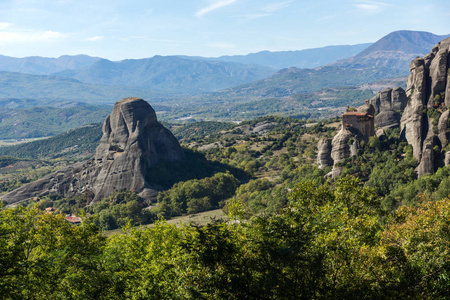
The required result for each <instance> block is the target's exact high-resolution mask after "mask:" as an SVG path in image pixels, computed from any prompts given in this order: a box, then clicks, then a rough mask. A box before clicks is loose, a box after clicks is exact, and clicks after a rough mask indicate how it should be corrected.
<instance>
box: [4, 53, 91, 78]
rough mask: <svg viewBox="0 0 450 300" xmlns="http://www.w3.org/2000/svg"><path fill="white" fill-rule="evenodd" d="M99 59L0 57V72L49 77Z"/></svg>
mask: <svg viewBox="0 0 450 300" xmlns="http://www.w3.org/2000/svg"><path fill="white" fill-rule="evenodd" d="M99 59H100V58H98V57H91V56H87V55H75V56H70V55H63V56H61V57H58V58H49V57H40V56H30V57H24V58H16V57H10V56H3V55H0V71H8V72H19V73H28V74H37V75H49V74H52V73H55V72H60V71H64V70H70V69H80V68H85V67H88V66H90V65H92V64H93V63H95V62H96V61H98V60H99Z"/></svg>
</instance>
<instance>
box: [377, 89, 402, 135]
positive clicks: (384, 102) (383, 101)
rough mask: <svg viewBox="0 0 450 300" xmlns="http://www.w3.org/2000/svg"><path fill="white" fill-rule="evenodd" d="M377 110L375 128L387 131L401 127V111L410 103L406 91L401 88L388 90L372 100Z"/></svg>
mask: <svg viewBox="0 0 450 300" xmlns="http://www.w3.org/2000/svg"><path fill="white" fill-rule="evenodd" d="M369 102H370V104H372V105H373V107H374V108H375V114H374V115H375V127H378V128H382V129H387V128H394V127H398V126H400V119H401V116H402V115H401V113H400V112H401V111H403V110H404V109H405V107H406V104H407V103H408V97H407V96H406V92H405V90H403V89H402V88H400V87H397V88H395V89H391V88H389V89H386V90H384V91H381V92H379V93H378V94H377V95H376V96H375V97H373V98H372V99H370V101H369Z"/></svg>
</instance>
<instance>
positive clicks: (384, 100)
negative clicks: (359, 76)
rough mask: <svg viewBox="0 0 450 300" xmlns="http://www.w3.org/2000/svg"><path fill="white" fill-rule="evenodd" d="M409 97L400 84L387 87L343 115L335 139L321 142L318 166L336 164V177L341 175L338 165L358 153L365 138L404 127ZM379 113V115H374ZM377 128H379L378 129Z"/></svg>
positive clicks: (334, 165) (323, 166)
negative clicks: (402, 113)
mask: <svg viewBox="0 0 450 300" xmlns="http://www.w3.org/2000/svg"><path fill="white" fill-rule="evenodd" d="M407 102H408V98H407V97H406V93H405V91H404V90H403V89H402V88H400V87H398V88H395V89H386V90H384V91H382V92H380V93H378V94H377V95H376V96H375V97H373V98H372V99H371V100H366V103H365V104H364V105H362V106H360V107H358V108H357V110H356V111H352V112H346V113H344V114H343V115H342V126H341V129H340V130H339V132H338V133H337V134H336V135H335V136H334V138H333V139H332V141H330V140H329V139H322V140H320V141H319V144H318V150H319V153H318V156H317V165H318V167H319V168H320V169H322V170H323V169H325V168H327V167H330V166H333V171H332V172H331V173H330V175H331V176H332V177H337V176H339V174H340V168H337V167H336V164H337V163H339V162H342V161H343V160H345V159H346V158H349V157H351V156H354V155H356V154H357V151H358V149H359V144H360V143H361V141H366V142H367V141H368V139H369V138H370V137H371V136H373V135H375V134H376V135H377V136H381V135H383V134H384V130H385V129H387V128H393V127H398V126H400V118H401V113H400V112H401V111H402V110H403V109H404V108H405V107H406V104H407ZM374 116H375V117H374ZM375 128H377V129H378V130H377V131H375Z"/></svg>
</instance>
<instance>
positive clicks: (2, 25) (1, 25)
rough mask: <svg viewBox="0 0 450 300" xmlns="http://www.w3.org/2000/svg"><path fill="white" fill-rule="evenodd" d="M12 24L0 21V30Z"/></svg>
mask: <svg viewBox="0 0 450 300" xmlns="http://www.w3.org/2000/svg"><path fill="white" fill-rule="evenodd" d="M12 25H13V24H12V23H4V22H1V23H0V30H5V29H8V28H9V27H11V26H12Z"/></svg>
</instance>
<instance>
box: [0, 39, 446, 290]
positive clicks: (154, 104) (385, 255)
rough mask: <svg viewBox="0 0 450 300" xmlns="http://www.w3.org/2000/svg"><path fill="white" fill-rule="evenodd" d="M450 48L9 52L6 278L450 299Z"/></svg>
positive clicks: (3, 151)
mask: <svg viewBox="0 0 450 300" xmlns="http://www.w3.org/2000/svg"><path fill="white" fill-rule="evenodd" d="M436 44H437V45H436ZM435 45H436V46H435ZM330 51H332V52H333V51H335V52H336V53H333V55H331V54H330V55H329V57H328V58H327V57H323V58H322V59H321V60H317V61H318V62H316V61H315V60H314V59H313V58H314V53H318V54H317V55H321V56H325V54H324V53H330ZM449 51H450V38H448V36H438V35H434V34H431V33H426V32H413V31H397V32H393V33H391V34H389V35H387V36H385V37H383V38H382V39H380V40H379V41H377V42H375V43H370V44H359V45H354V46H348V47H346V46H333V47H325V48H318V49H312V50H311V51H306V52H305V51H303V52H302V51H296V52H295V53H292V52H286V53H283V52H273V53H271V52H270V53H268V52H260V53H254V54H249V55H246V56H242V55H240V56H238V55H237V56H223V57H217V58H204V57H189V56H164V57H161V56H155V57H152V58H146V59H133V60H123V61H117V62H115V61H110V60H106V59H101V58H98V57H88V56H73V57H72V56H64V57H60V58H58V59H44V58H39V59H37V58H26V59H25V58H24V59H23V60H21V59H10V58H8V57H0V70H2V67H1V66H2V64H3V68H4V69H5V70H3V71H1V72H0V84H1V85H2V87H3V86H4V87H5V88H2V89H0V97H1V98H2V99H1V100H0V120H1V121H0V139H2V140H4V141H5V142H4V144H3V145H2V144H0V201H1V202H0V208H1V209H0V232H1V233H2V234H1V235H0V247H2V250H4V251H3V253H4V254H3V255H2V257H1V258H0V264H1V265H2V266H5V268H3V269H2V270H4V271H0V273H1V272H3V273H4V274H3V273H2V276H0V291H2V292H3V293H5V294H4V295H6V297H7V298H11V299H14V298H20V297H25V298H26V297H28V296H30V297H35V296H36V295H38V296H36V298H39V299H40V298H43V297H44V295H45V297H47V296H48V295H51V296H54V297H55V298H58V297H60V298H61V299H66V298H67V299H69V298H74V299H84V298H86V299H90V298H93V297H94V296H93V295H95V298H98V299H113V298H117V299H128V298H139V299H153V298H154V299H356V298H359V297H361V295H362V297H364V298H368V299H441V298H442V299H445V298H446V296H447V295H446V293H447V291H448V287H449V283H448V275H449V274H450V268H449V266H448V257H447V256H448V252H449V251H450V242H449V234H448V233H449V232H450V227H449V222H448V219H449V216H450V201H449V195H450V168H448V165H449V164H450V146H449V143H448V141H449V140H450V136H449V134H450V130H449V128H448V127H449V126H450V125H449V124H450V123H449V122H448V120H449V110H448V107H449V106H450V90H449V87H450V85H449V84H450V81H449V78H450V68H449V64H450V63H449V62H450V56H449ZM346 55H348V56H347V57H346ZM302 56H303V57H306V58H303V59H304V60H307V61H309V63H310V65H308V66H307V67H308V68H304V65H303V64H302ZM416 56H418V57H416ZM333 59H334V60H333ZM286 60H289V61H290V62H289V63H287V62H286ZM330 60H333V61H330ZM336 60H337V61H336ZM30 61H31V62H33V63H32V64H26V65H23V64H21V63H22V62H27V63H30ZM321 62H325V63H324V65H320V63H321ZM286 64H288V65H286ZM295 64H297V66H298V67H297V66H295ZM315 64H319V65H315ZM280 66H282V67H283V68H284V67H286V68H284V69H281V70H280V69H275V68H279V67H280ZM7 67H8V68H10V69H7ZM300 67H302V68H300ZM13 68H15V69H17V70H20V72H23V73H14V72H11V69H13ZM126 93H128V95H127V96H123V99H121V98H122V96H120V95H124V94H126ZM130 93H134V94H133V95H135V96H136V97H129V96H130V95H129V94H130ZM119 99H121V100H119ZM11 139H12V140H13V141H14V142H13V143H15V144H14V145H9V144H8V142H6V141H10V140H11ZM22 141H26V142H23V143H22ZM74 220H76V221H74ZM74 222H75V223H76V224H73V223H74ZM24 266H26V268H25V267H24Z"/></svg>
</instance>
